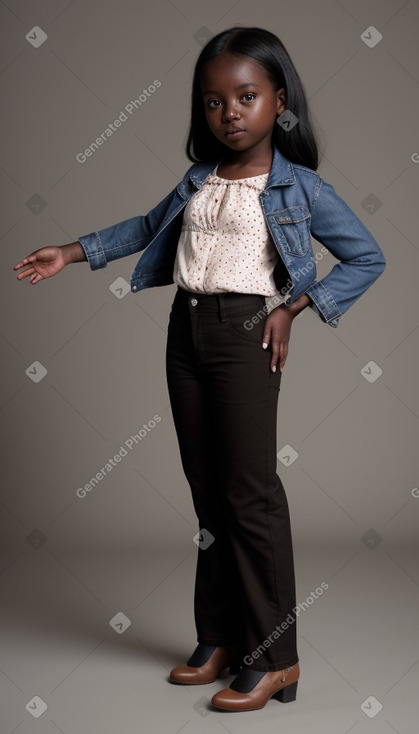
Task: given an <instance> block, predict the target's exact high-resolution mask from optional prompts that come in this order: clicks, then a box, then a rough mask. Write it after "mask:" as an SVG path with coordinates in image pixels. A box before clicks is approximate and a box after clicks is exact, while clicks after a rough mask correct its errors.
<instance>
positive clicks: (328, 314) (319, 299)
mask: <svg viewBox="0 0 419 734" xmlns="http://www.w3.org/2000/svg"><path fill="white" fill-rule="evenodd" d="M305 292H306V293H307V295H308V296H309V297H310V298H311V300H312V301H313V303H312V304H311V308H312V309H313V311H314V313H316V314H317V316H319V317H320V318H321V320H322V321H324V322H325V323H326V324H328V325H329V326H333V327H335V328H336V326H337V325H338V323H339V318H340V317H341V316H342V313H341V311H340V310H339V308H338V306H337V303H336V301H335V299H334V298H333V296H332V294H331V293H330V291H329V290H328V289H327V288H326V287H325V286H324V285H323V283H322V282H321V281H316V282H315V283H313V285H311V286H310V288H307V290H306V291H305Z"/></svg>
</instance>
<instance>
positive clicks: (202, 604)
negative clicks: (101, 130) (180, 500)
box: [15, 26, 386, 711]
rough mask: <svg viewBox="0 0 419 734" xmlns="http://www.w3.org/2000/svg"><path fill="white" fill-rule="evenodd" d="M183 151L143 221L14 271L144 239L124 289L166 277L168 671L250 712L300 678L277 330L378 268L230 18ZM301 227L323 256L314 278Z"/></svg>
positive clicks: (206, 64) (284, 698) (282, 352)
mask: <svg viewBox="0 0 419 734" xmlns="http://www.w3.org/2000/svg"><path fill="white" fill-rule="evenodd" d="M186 153H187V156H188V158H189V160H191V161H193V165H192V166H191V167H190V168H189V169H188V171H187V172H186V174H185V176H184V177H183V179H182V180H181V181H180V182H179V184H178V185H177V186H176V188H174V189H173V190H172V191H171V192H170V193H169V194H168V195H167V196H166V198H165V199H163V200H162V201H161V202H160V203H159V204H157V206H156V207H155V208H154V209H152V210H151V211H150V212H149V213H148V214H147V215H146V216H141V215H140V216H136V217H133V218H131V219H128V220H126V221H124V222H121V223H119V224H116V225H113V226H111V227H108V228H106V229H103V230H100V231H97V232H92V233H91V234H88V235H84V236H82V237H79V239H78V241H77V242H72V243H71V244H69V245H65V246H63V247H44V248H42V249H40V250H36V251H35V252H34V253H32V254H31V255H29V256H28V257H26V258H24V259H23V260H22V261H21V262H20V263H18V264H17V265H16V266H15V269H16V268H21V267H22V266H25V269H24V270H22V271H21V272H20V273H19V274H18V276H17V277H18V279H20V278H24V277H27V276H30V282H31V283H37V282H39V281H40V280H42V279H43V278H48V277H51V276H52V275H54V274H55V273H58V272H59V271H60V270H61V269H62V268H63V267H64V266H65V265H67V264H68V263H70V262H76V261H80V260H87V261H88V262H89V265H90V268H91V269H92V270H95V269H97V268H101V267H106V265H107V263H108V262H110V261H112V260H115V259H117V258H120V257H124V256H126V255H130V254H132V253H134V252H139V251H144V253H143V254H142V256H141V258H140V260H139V261H138V263H137V266H136V268H135V270H134V273H133V275H132V278H131V290H132V291H133V292H136V291H138V290H141V289H143V288H149V287H153V286H158V285H166V284H170V283H175V284H176V285H177V291H176V294H175V297H174V301H173V304H172V308H171V312H170V316H169V324H168V333H167V351H166V372H167V380H168V389H169V395H170V402H171V408H172V413H173V419H174V424H175V428H176V433H177V437H178V441H179V448H180V454H181V460H182V466H183V469H184V472H185V475H186V478H187V480H188V483H189V484H190V488H191V492H192V499H193V504H194V509H195V511H196V515H197V518H198V521H199V534H198V545H199V548H198V558H197V567H196V580H195V594H194V613H195V622H196V632H197V643H198V645H197V647H196V649H195V651H194V652H193V654H192V655H191V657H190V658H189V659H188V660H187V662H186V664H182V665H179V666H177V667H176V668H174V669H173V670H172V671H171V673H170V678H169V679H170V681H172V682H174V683H179V684H187V685H192V684H205V683H211V682H212V681H214V680H215V679H216V678H217V676H218V675H219V674H220V673H221V671H222V670H224V668H226V667H227V666H230V673H233V674H236V677H235V678H234V680H233V681H232V682H231V683H230V686H229V687H227V688H225V689H223V690H221V691H218V692H217V693H215V695H214V696H213V698H212V703H213V705H214V706H216V707H218V708H220V709H226V710H232V711H249V710H253V709H259V708H262V707H263V706H265V704H266V703H267V701H268V700H269V699H270V698H271V697H273V698H275V699H277V700H278V701H281V702H288V701H293V700H295V698H296V691H297V682H298V679H299V674H300V670H299V657H298V653H297V647H296V618H295V617H294V615H293V611H295V608H296V598H295V577H294V561H293V548H292V539H291V527H290V517H289V511H288V503H287V498H286V495H285V491H284V487H283V484H282V482H281V479H280V478H279V476H278V475H277V473H276V461H277V458H276V451H277V444H276V421H277V403H278V396H279V390H280V385H281V379H282V371H283V369H284V365H285V362H286V359H287V354H288V342H289V339H290V332H291V326H292V323H293V320H294V318H295V316H296V315H297V314H298V313H300V312H301V311H302V310H303V309H304V308H306V307H307V306H309V307H310V308H312V309H313V311H314V312H315V313H316V314H317V315H318V316H319V318H320V319H321V320H322V321H323V322H324V323H326V324H328V325H330V326H332V327H334V328H336V326H337V325H338V322H339V318H340V317H341V316H342V315H343V313H344V312H345V311H347V310H348V308H349V307H350V306H351V305H352V304H353V303H354V302H355V301H356V300H357V299H358V298H359V297H360V296H361V295H362V294H363V293H364V291H365V290H366V289H367V288H369V287H370V285H372V283H373V282H374V281H375V280H376V279H377V278H378V276H379V275H380V274H381V273H382V272H383V270H384V268H385V264H386V263H385V258H384V255H383V253H382V252H381V249H380V247H379V246H378V244H377V242H376V241H375V239H374V238H373V237H372V236H371V234H370V233H369V232H368V230H367V229H366V228H365V227H364V225H363V224H362V222H361V221H360V220H359V219H358V218H357V216H356V215H355V214H354V213H353V212H352V211H351V209H350V208H349V207H348V206H347V204H346V203H345V202H344V201H343V200H342V199H341V198H340V197H339V196H338V195H337V194H336V193H335V191H334V189H333V187H332V186H331V185H330V184H327V183H326V182H325V181H324V180H323V179H322V178H321V177H320V176H319V175H318V174H317V173H316V169H317V167H318V149H317V144H316V141H315V136H314V133H313V129H312V125H311V122H310V119H309V111H308V107H307V100H306V96H305V93H304V89H303V86H302V84H301V81H300V78H299V76H298V74H297V71H296V70H295V68H294V65H293V63H292V61H291V59H290V57H289V55H288V53H287V51H286V49H285V48H284V45H283V44H282V43H281V41H280V40H279V39H278V38H277V37H276V36H275V35H274V34H272V33H270V32H269V31H266V30H263V29H260V28H245V27H240V26H237V27H233V28H230V29H228V30H226V31H224V32H222V33H219V34H218V35H216V36H215V37H214V38H212V39H210V40H209V42H208V43H207V44H206V46H205V47H204V48H203V49H202V51H201V53H200V55H199V57H198V61H197V63H196V67H195V73H194V79H193V89H192V115H191V124H190V130H189V136H188V140H187V144H186ZM311 235H312V236H313V237H314V238H315V239H316V240H318V241H319V242H321V243H322V244H324V245H325V246H326V247H327V248H328V249H329V251H330V252H331V253H332V254H333V255H334V256H335V258H337V259H338V260H339V262H338V263H337V264H335V265H334V267H333V268H332V270H331V271H330V272H329V273H328V274H327V275H326V276H325V277H324V278H323V279H322V280H320V281H317V280H316V265H315V263H316V260H315V257H314V253H313V249H312V245H311V238H310V237H311ZM267 298H273V299H274V307H273V308H271V310H269V308H268V304H267V300H266V299H267ZM270 305H271V306H272V303H271V304H270ZM277 367H279V369H277Z"/></svg>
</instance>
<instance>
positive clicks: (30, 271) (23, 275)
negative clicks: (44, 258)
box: [16, 266, 36, 280]
mask: <svg viewBox="0 0 419 734" xmlns="http://www.w3.org/2000/svg"><path fill="white" fill-rule="evenodd" d="M35 272H36V271H35V268H33V267H31V266H29V268H26V270H22V272H21V273H18V274H17V276H16V277H17V279H18V280H22V278H26V277H27V276H28V275H33V274H34V273H35Z"/></svg>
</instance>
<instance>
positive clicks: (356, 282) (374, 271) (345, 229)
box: [306, 179, 386, 327]
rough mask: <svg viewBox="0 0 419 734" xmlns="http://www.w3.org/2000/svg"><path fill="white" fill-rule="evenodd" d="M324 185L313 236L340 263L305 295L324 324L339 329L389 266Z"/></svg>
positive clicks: (316, 207) (316, 204)
mask: <svg viewBox="0 0 419 734" xmlns="http://www.w3.org/2000/svg"><path fill="white" fill-rule="evenodd" d="M320 181H321V185H320V187H319V189H318V190H317V197H316V198H315V202H314V205H313V208H312V214H311V226H310V230H311V234H312V236H313V237H314V238H315V239H316V240H318V242H320V243H321V244H323V245H325V247H327V249H328V250H329V252H331V254H332V255H333V256H334V257H335V258H336V259H337V260H340V262H339V263H336V264H335V265H334V266H333V268H332V269H331V271H330V272H329V273H328V274H327V275H326V276H325V277H324V278H322V280H320V281H316V282H315V283H314V284H313V285H312V286H310V288H308V289H307V291H306V293H307V295H308V296H310V298H311V300H312V301H313V304H312V308H313V310H314V311H315V313H317V315H318V316H320V318H321V319H322V321H324V322H326V323H327V324H329V325H330V326H334V327H336V326H337V325H338V323H339V317H340V316H342V314H344V313H345V311H347V310H348V309H349V308H350V307H351V306H352V305H353V304H354V303H355V301H357V300H358V298H360V296H362V294H363V293H364V292H365V291H366V290H367V289H368V288H369V287H370V286H371V285H372V284H373V283H374V281H375V280H376V279H377V278H378V277H379V276H380V275H381V273H382V272H383V271H384V269H385V266H386V260H385V257H384V254H383V252H382V251H381V249H380V247H379V245H378V243H377V242H376V240H375V239H374V237H373V236H372V235H371V233H370V232H369V231H368V230H367V228H366V227H365V226H364V224H363V223H362V222H361V220H360V219H359V218H358V217H357V216H356V214H355V213H354V212H353V211H352V210H351V209H350V207H349V206H348V205H347V204H346V202H345V201H343V199H341V198H340V196H338V194H337V193H336V192H335V190H334V188H333V186H331V184H328V183H326V182H325V181H324V180H323V179H320Z"/></svg>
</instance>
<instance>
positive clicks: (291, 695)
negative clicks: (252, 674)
mask: <svg viewBox="0 0 419 734" xmlns="http://www.w3.org/2000/svg"><path fill="white" fill-rule="evenodd" d="M297 683H298V680H296V681H295V683H290V685H289V686H285V688H281V690H280V691H278V692H277V693H274V695H273V696H272V698H274V699H275V700H276V701H280V702H281V703H291V701H295V699H296V698H297Z"/></svg>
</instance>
